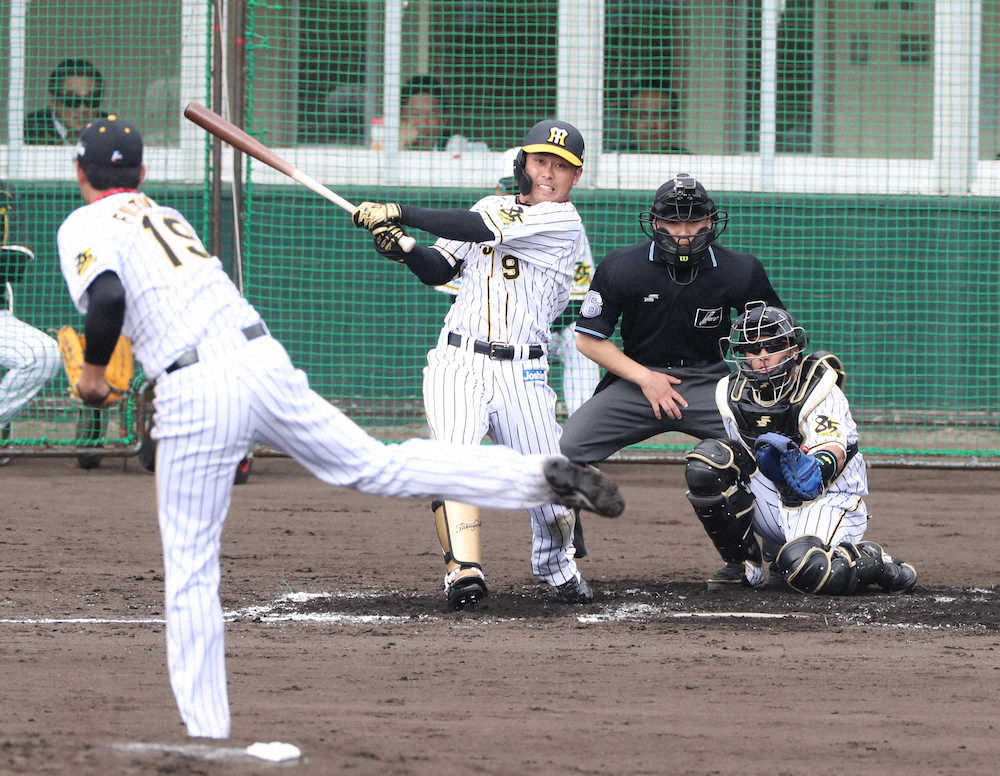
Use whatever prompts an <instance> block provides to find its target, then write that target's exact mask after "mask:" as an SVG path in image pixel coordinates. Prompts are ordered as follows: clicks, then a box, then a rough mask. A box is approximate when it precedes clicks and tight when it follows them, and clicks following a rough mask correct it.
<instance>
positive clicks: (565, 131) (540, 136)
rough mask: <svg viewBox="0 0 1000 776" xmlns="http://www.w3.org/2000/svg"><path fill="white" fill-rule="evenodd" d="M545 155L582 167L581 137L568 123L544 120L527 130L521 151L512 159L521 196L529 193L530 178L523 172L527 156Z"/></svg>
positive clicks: (578, 131)
mask: <svg viewBox="0 0 1000 776" xmlns="http://www.w3.org/2000/svg"><path fill="white" fill-rule="evenodd" d="M530 153H545V154H555V155H556V156H561V157H562V158H563V159H565V160H566V161H567V162H569V163H570V164H572V165H574V166H576V167H583V135H581V134H580V130H578V129H577V128H576V127H574V126H573V125H572V124H570V123H569V122H568V121H558V120H557V119H545V120H544V121H539V122H538V123H537V124H535V126H533V127H532V128H531V129H529V130H528V134H527V135H525V136H524V140H523V141H522V143H521V150H520V151H518V152H517V156H515V157H514V179H515V180H516V181H517V186H518V188H519V189H520V190H521V193H522V194H527V193H529V192H530V191H531V187H532V185H533V184H532V182H531V177H530V176H529V175H528V174H527V173H526V172H525V171H524V161H525V157H526V156H527V154H530Z"/></svg>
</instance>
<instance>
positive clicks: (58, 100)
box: [24, 59, 104, 145]
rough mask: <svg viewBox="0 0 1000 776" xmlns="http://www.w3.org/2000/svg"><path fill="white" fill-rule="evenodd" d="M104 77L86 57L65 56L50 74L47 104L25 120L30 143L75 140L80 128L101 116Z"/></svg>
mask: <svg viewBox="0 0 1000 776" xmlns="http://www.w3.org/2000/svg"><path fill="white" fill-rule="evenodd" d="M103 91H104V78H103V77H102V76H101V72H100V71H99V70H98V69H97V68H96V67H94V65H93V63H91V62H88V61H87V60H86V59H64V60H63V61H62V62H60V63H59V64H58V65H56V67H55V69H54V70H53V71H52V73H51V74H50V75H49V102H48V106H47V107H45V108H41V109H40V110H36V111H34V112H33V113H29V114H28V115H27V116H26V117H25V119H24V142H25V143H28V144H30V145H63V144H70V143H76V139H77V138H78V137H79V135H80V132H82V131H83V128H84V127H85V126H87V124H88V123H89V122H90V121H92V120H93V119H95V118H98V117H99V116H101V115H102V111H101V96H102V94H103Z"/></svg>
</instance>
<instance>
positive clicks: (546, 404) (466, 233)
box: [355, 120, 593, 609]
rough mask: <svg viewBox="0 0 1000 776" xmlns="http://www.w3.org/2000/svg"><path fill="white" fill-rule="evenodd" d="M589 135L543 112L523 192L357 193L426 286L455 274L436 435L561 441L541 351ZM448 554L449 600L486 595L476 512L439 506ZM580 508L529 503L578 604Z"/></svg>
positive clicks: (537, 530)
mask: <svg viewBox="0 0 1000 776" xmlns="http://www.w3.org/2000/svg"><path fill="white" fill-rule="evenodd" d="M583 148H584V143H583V136H582V135H581V134H580V132H579V131H578V130H577V129H576V128H575V127H574V126H573V125H571V124H568V123H566V122H565V121H557V120H545V121H540V122H538V123H537V124H535V126H533V127H532V128H531V130H530V131H529V132H528V133H527V135H526V136H525V138H524V141H523V142H522V144H521V148H520V150H519V151H518V153H517V156H516V157H515V159H514V163H513V168H514V176H515V179H516V182H517V186H518V190H519V193H518V194H516V195H514V194H508V195H490V196H487V197H484V198H482V199H481V200H479V201H478V202H477V203H476V204H475V205H473V207H472V208H471V209H470V210H429V209H426V208H418V207H414V206H412V205H400V204H398V203H385V204H378V203H363V204H362V205H360V206H359V208H358V211H357V213H356V214H355V223H356V224H357V225H358V226H361V227H364V228H367V229H369V230H371V232H372V234H373V236H374V238H375V246H376V249H377V250H379V252H380V253H383V254H384V255H387V256H389V257H390V258H393V259H395V260H397V261H402V262H405V263H406V265H407V266H408V267H409V268H410V269H411V270H412V271H413V273H414V274H415V275H416V276H417V277H418V278H420V280H422V281H423V282H424V283H426V284H428V285H440V284H441V283H445V282H448V281H450V280H451V279H453V278H454V277H456V276H458V275H460V276H461V279H462V282H461V286H460V288H459V290H458V294H457V296H456V298H455V302H454V304H453V305H452V306H451V308H450V310H449V311H448V314H447V315H446V316H445V320H444V327H443V328H442V330H441V334H440V336H439V338H438V342H437V346H436V347H435V348H433V349H432V350H431V351H430V352H429V353H428V355H427V367H426V368H425V370H424V406H425V409H426V412H427V420H428V423H429V425H430V428H431V432H432V434H433V436H434V438H436V439H447V440H451V441H453V442H462V443H464V444H469V445H476V444H478V443H479V442H480V441H481V440H482V439H483V437H484V436H487V435H488V436H489V437H490V439H492V440H493V441H494V442H496V443H497V444H500V445H507V446H510V447H513V448H515V449H516V450H519V451H521V452H525V453H536V454H537V453H542V454H546V455H551V454H554V453H556V452H558V450H559V436H560V433H561V432H560V428H559V424H558V423H557V422H556V416H555V401H556V397H555V393H554V392H553V390H552V389H551V388H550V387H549V384H548V380H547V376H548V361H547V353H548V349H549V344H550V329H551V325H552V321H553V320H554V319H555V317H556V316H557V315H558V314H559V313H560V312H561V311H562V310H563V308H565V307H566V303H567V301H568V300H569V295H570V289H571V288H572V285H573V274H574V271H575V267H576V262H577V257H578V256H579V255H580V250H581V248H580V246H581V241H582V240H583V234H584V232H583V224H582V222H581V220H580V216H579V214H578V213H577V211H576V208H575V207H574V205H573V204H572V203H571V202H570V201H569V198H570V192H571V191H572V188H573V186H574V185H575V184H576V183H577V181H579V179H580V175H581V174H582V172H583ZM401 224H402V225H408V226H414V227H418V228H420V229H423V230H425V231H428V232H430V233H431V234H435V235H438V236H439V239H438V240H437V241H436V242H435V243H434V245H433V246H432V247H425V246H418V247H417V248H415V249H414V250H413V251H412V252H410V253H404V252H403V251H401V250H400V249H399V247H398V241H399V239H400V238H401V237H402V236H403V235H404V234H405V233H404V232H403V230H402V228H401V226H400V225H401ZM433 508H434V511H435V517H436V524H437V531H438V538H439V539H440V541H441V548H442V551H443V553H444V560H445V564H446V573H445V578H444V588H445V596H446V600H447V602H448V606H449V607H450V608H452V609H461V608H464V607H467V606H474V605H476V604H477V603H478V602H479V601H481V600H482V599H483V598H485V597H486V596H487V594H488V588H487V585H486V579H485V575H484V574H483V570H482V553H481V542H480V527H481V523H480V518H479V512H478V510H477V509H475V508H473V507H470V506H469V505H467V504H462V503H459V502H457V501H447V500H441V501H438V502H437V503H435V504H434V505H433ZM573 524H574V516H573V515H572V513H570V512H568V511H567V510H566V509H564V508H562V507H554V506H550V505H546V506H541V507H538V508H535V509H532V510H531V525H532V548H531V570H532V574H533V575H534V576H535V577H536V578H537V579H539V580H542V581H544V582H547V583H549V584H550V585H552V586H553V587H554V588H555V591H556V592H555V595H556V599H557V600H560V601H564V602H567V603H586V602H589V601H591V600H593V592H592V591H591V589H590V586H589V585H588V584H587V582H586V581H585V580H584V579H583V578H582V577H581V576H580V573H579V571H578V570H577V568H576V563H575V562H574V559H573V553H572V551H571V550H570V548H571V544H572V537H573Z"/></svg>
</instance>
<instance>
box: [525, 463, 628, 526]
mask: <svg viewBox="0 0 1000 776" xmlns="http://www.w3.org/2000/svg"><path fill="white" fill-rule="evenodd" d="M543 471H544V473H545V479H546V481H547V482H548V483H549V487H550V488H552V491H553V492H554V493H555V494H556V496H558V497H559V503H560V504H563V505H564V506H567V507H570V508H571V509H586V510H588V511H590V512H596V513H597V514H599V515H601V516H602V517H618V515H620V514H621V513H622V512H624V511H625V499H624V498H622V494H621V493H620V492H619V491H618V486H617V485H616V484H615V483H614V481H612V480H611V479H610V478H609V477H606V476H604V475H603V474H602V473H601V472H600V470H599V469H595V468H594V467H593V466H580V465H579V464H575V463H573V462H572V461H570V460H569V459H567V458H550V459H549V460H547V461H546V462H545V465H544V467H543Z"/></svg>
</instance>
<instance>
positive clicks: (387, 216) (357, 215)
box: [351, 202, 403, 231]
mask: <svg viewBox="0 0 1000 776" xmlns="http://www.w3.org/2000/svg"><path fill="white" fill-rule="evenodd" d="M402 217H403V209H402V208H401V207H400V205H399V203H398V202H362V203H361V204H360V205H358V209H357V210H355V211H354V213H353V214H352V215H351V219H352V220H353V221H354V225H355V226H356V227H358V228H359V229H367V230H369V231H372V230H374V229H375V227H376V226H378V225H380V224H386V223H390V222H392V223H398V222H399V219H400V218H402Z"/></svg>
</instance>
